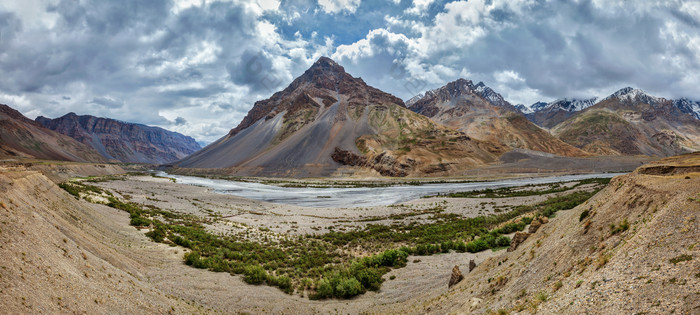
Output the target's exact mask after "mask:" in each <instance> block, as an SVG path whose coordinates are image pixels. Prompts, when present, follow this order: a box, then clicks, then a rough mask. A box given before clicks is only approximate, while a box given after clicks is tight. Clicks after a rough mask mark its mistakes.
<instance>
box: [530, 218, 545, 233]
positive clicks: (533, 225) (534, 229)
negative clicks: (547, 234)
mask: <svg viewBox="0 0 700 315" xmlns="http://www.w3.org/2000/svg"><path fill="white" fill-rule="evenodd" d="M540 226H542V222H540V220H532V222H531V223H530V228H529V229H528V230H527V232H528V233H530V234H532V233H535V232H537V230H538V229H539V228H540Z"/></svg>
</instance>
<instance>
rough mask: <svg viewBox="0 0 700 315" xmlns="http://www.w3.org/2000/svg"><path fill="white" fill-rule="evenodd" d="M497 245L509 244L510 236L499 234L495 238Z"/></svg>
mask: <svg viewBox="0 0 700 315" xmlns="http://www.w3.org/2000/svg"><path fill="white" fill-rule="evenodd" d="M496 246H497V247H504V246H510V237H508V236H505V235H501V236H499V237H498V238H497V239H496Z"/></svg>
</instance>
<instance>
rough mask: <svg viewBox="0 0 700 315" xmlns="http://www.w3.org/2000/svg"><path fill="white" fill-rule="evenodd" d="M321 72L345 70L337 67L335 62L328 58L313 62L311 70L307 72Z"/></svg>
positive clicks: (339, 66)
mask: <svg viewBox="0 0 700 315" xmlns="http://www.w3.org/2000/svg"><path fill="white" fill-rule="evenodd" d="M317 69H318V70H323V71H328V70H330V71H333V72H345V68H343V67H342V66H341V65H339V64H338V63H337V62H335V61H333V59H331V58H328V57H325V56H324V57H321V58H318V60H316V62H314V64H313V65H311V68H309V70H317Z"/></svg>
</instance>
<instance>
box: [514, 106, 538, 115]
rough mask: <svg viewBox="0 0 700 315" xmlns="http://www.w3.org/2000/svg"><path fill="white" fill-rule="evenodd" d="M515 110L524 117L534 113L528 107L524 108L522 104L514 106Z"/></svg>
mask: <svg viewBox="0 0 700 315" xmlns="http://www.w3.org/2000/svg"><path fill="white" fill-rule="evenodd" d="M515 109H517V110H518V111H519V112H520V113H522V114H523V115H525V114H531V113H533V112H534V111H533V110H532V109H530V107H527V106H525V105H524V104H518V105H515Z"/></svg>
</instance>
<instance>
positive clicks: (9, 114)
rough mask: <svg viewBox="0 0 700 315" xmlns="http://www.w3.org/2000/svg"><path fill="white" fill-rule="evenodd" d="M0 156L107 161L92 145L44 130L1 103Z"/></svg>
mask: <svg viewBox="0 0 700 315" xmlns="http://www.w3.org/2000/svg"><path fill="white" fill-rule="evenodd" d="M0 157H5V158H17V157H19V158H37V159H45V160H61V161H78V162H106V159H105V158H104V157H102V156H101V155H100V154H99V153H98V152H97V151H95V150H94V149H93V148H91V147H89V146H87V145H84V144H82V143H79V142H77V141H75V140H74V139H72V138H70V137H67V136H64V135H62V134H60V133H58V132H55V131H52V130H49V129H46V128H44V127H42V126H41V125H39V124H38V123H36V122H34V121H32V120H30V119H29V118H27V117H25V116H24V115H22V114H21V113H20V112H18V111H16V110H14V109H12V108H11V107H9V106H7V105H3V104H0Z"/></svg>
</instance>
